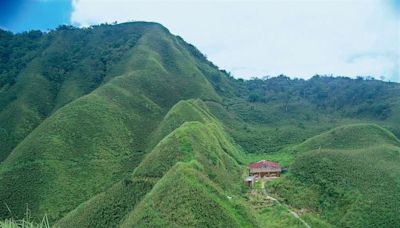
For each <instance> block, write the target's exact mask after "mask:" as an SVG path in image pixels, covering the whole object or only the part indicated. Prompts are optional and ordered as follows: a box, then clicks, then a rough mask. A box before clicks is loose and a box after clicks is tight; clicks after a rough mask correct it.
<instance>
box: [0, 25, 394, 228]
mask: <svg viewBox="0 0 400 228" xmlns="http://www.w3.org/2000/svg"><path fill="white" fill-rule="evenodd" d="M0 57H1V59H2V61H1V62H0V189H1V191H0V219H9V218H11V217H13V218H14V219H16V220H18V219H22V218H23V217H24V214H25V212H26V207H27V206H28V207H29V209H30V210H31V212H32V217H33V218H37V219H41V218H43V216H44V215H45V214H47V216H48V218H49V221H50V223H51V224H54V223H55V222H57V225H58V226H60V227H116V226H131V225H132V224H138V225H140V226H150V225H152V226H226V227H227V226H229V227H236V226H261V227H265V226H272V227H282V226H285V227H287V226H294V227H298V226H302V223H301V222H299V220H298V219H296V218H294V217H293V216H292V215H291V214H290V213H289V212H288V210H287V209H288V207H293V209H295V210H297V209H299V211H300V212H301V213H300V212H299V213H300V214H301V215H302V217H303V219H305V220H307V222H308V223H310V224H311V225H313V226H316V227H318V226H320V227H325V226H329V225H333V226H339V227H349V226H351V227H368V226H370V227H382V226H385V227H396V226H400V224H399V220H398V218H397V216H396V214H398V213H399V211H398V206H397V205H396V202H399V200H400V197H399V194H400V189H399V186H400V180H399V178H398V176H399V174H400V170H399V168H398V167H400V166H399V165H398V164H399V162H400V161H399V156H400V155H399V151H400V149H399V148H400V142H399V140H398V139H397V138H399V137H400V126H399V125H398V123H399V121H400V101H399V99H398V98H399V95H400V85H399V84H398V83H388V82H382V81H378V80H372V79H368V80H365V79H362V78H358V79H350V78H346V77H337V78H334V77H324V76H318V75H317V76H314V77H313V78H311V79H309V80H301V79H290V78H288V77H286V76H283V75H281V76H278V77H272V78H264V79H252V80H241V79H234V78H233V77H232V76H231V75H230V73H229V72H226V71H225V70H220V69H219V68H218V67H217V66H215V65H214V64H213V63H211V62H210V61H208V60H207V58H206V57H205V56H204V55H203V54H202V53H201V52H200V51H199V50H197V49H196V47H194V46H193V45H191V44H188V43H186V42H185V41H184V40H183V39H182V38H181V37H179V36H174V35H172V34H170V33H169V31H168V30H167V29H166V28H164V27H163V26H161V25H159V24H156V23H146V22H133V23H123V24H117V25H99V26H93V27H90V28H83V29H78V28H74V27H70V26H61V27H59V28H58V29H56V30H54V31H50V32H48V33H42V32H39V31H31V32H26V33H21V34H12V33H9V32H5V31H1V30H0ZM339 126H341V127H339ZM380 126H382V127H380ZM331 129H332V130H331ZM261 159H268V160H273V161H276V162H280V163H281V164H282V165H283V166H289V167H290V169H289V172H288V174H287V175H285V176H284V177H283V178H280V179H279V180H276V181H274V182H272V183H271V186H270V189H271V190H274V194H276V195H278V196H279V197H280V201H282V202H284V203H286V204H288V205H289V206H286V205H284V204H279V205H278V204H274V203H273V204H271V205H269V203H267V204H265V205H266V206H265V205H264V206H265V207H264V206H263V207H262V208H260V207H253V206H254V205H253V203H255V204H258V203H259V202H258V201H257V200H261V201H264V200H265V197H258V196H250V197H249V196H248V193H247V190H246V189H245V188H244V186H243V183H242V175H243V172H242V171H243V170H244V167H245V166H246V165H247V163H249V162H254V161H257V160H261ZM253 200H254V201H255V202H252V201H253ZM261 203H262V204H263V202H261ZM155 205H158V206H155ZM171 208H173V210H171ZM300 209H302V210H300ZM10 211H11V212H10ZM7 221H10V220H7Z"/></svg>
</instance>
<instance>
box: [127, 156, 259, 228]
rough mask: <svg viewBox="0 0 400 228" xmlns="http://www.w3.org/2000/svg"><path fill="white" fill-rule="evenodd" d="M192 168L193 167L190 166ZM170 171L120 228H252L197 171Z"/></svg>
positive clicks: (177, 168) (185, 168)
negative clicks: (149, 227) (136, 227)
mask: <svg viewBox="0 0 400 228" xmlns="http://www.w3.org/2000/svg"><path fill="white" fill-rule="evenodd" d="M191 164H193V163H191ZM191 164H190V163H189V164H188V165H186V164H184V163H178V164H177V165H176V166H175V167H173V168H172V169H171V170H170V171H169V172H168V173H167V174H166V175H165V176H164V177H163V178H162V179H161V180H160V181H159V182H158V183H157V184H156V185H155V186H154V188H153V190H152V191H151V192H150V193H148V194H147V195H146V197H145V198H144V199H143V201H142V202H141V203H140V204H139V205H138V206H137V207H136V208H135V210H134V211H133V212H132V213H131V214H130V215H129V216H128V217H127V219H126V220H125V221H124V223H123V224H122V227H132V226H138V227H148V226H153V227H181V226H189V227H194V226H201V227H222V226H223V227H226V226H228V227H253V226H254V225H255V221H253V220H251V218H248V217H247V216H248V214H247V213H246V210H245V209H244V208H243V209H241V208H240V207H235V205H234V204H233V203H232V202H230V201H229V199H228V198H227V197H226V195H225V194H224V192H223V191H222V189H220V188H219V187H218V186H217V185H215V184H214V183H212V182H211V181H210V180H209V179H208V178H207V177H206V176H205V175H204V174H203V172H202V170H198V168H191V166H192V165H191Z"/></svg>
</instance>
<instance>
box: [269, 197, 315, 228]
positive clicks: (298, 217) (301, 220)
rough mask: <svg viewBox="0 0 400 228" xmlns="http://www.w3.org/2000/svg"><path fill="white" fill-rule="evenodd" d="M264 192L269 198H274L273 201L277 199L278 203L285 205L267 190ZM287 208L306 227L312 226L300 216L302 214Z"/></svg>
mask: <svg viewBox="0 0 400 228" xmlns="http://www.w3.org/2000/svg"><path fill="white" fill-rule="evenodd" d="M263 190H265V189H263ZM263 192H264V194H266V195H267V198H268V199H270V200H272V201H275V202H276V203H278V204H280V205H283V204H282V203H281V202H279V200H277V199H275V198H274V197H272V196H270V195H268V194H267V193H266V191H263ZM287 210H288V211H289V212H290V214H292V215H293V216H294V217H295V218H296V219H298V220H299V221H300V222H302V223H303V224H304V226H305V227H307V228H311V226H310V225H309V224H308V223H306V221H304V220H303V219H302V218H300V216H299V215H298V214H297V213H296V212H295V211H292V210H290V209H289V208H287Z"/></svg>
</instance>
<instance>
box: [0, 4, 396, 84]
mask: <svg viewBox="0 0 400 228" xmlns="http://www.w3.org/2000/svg"><path fill="white" fill-rule="evenodd" d="M0 2H1V3H0V27H1V28H3V29H7V30H11V31H14V32H21V31H25V30H30V29H41V30H47V29H49V28H54V27H56V26H57V25H59V24H72V25H75V26H89V25H92V24H98V23H103V22H108V23H111V22H114V21H118V22H125V21H156V22H159V23H161V24H163V25H164V26H166V27H167V28H169V29H170V31H171V32H172V33H174V34H177V35H180V36H182V37H183V38H184V39H185V40H186V41H188V42H190V43H192V44H194V45H195V46H196V47H198V48H199V49H200V50H201V51H202V52H203V53H205V54H206V55H207V56H208V58H209V59H210V60H211V61H213V62H214V63H215V64H216V65H218V66H220V67H221V68H224V69H227V70H228V71H231V72H232V73H233V75H234V76H235V77H242V78H250V77H255V76H256V77H262V76H266V75H271V76H274V75H278V74H286V75H289V76H292V77H299V78H309V77H311V76H313V75H314V74H333V75H347V76H352V77H355V76H358V75H371V76H374V77H376V78H379V79H381V78H384V79H385V80H391V81H400V0H348V1H345V0H319V1H317V0H308V1H306V0H292V1H285V0H283V1H282V0H270V1H261V0H258V1H257V0H253V1H244V0H243V1H232V0H231V1H227V0H214V1H211V0H203V1H197V0H188V1H177V0H175V1H171V0H164V1H161V0H159V1H155V0H147V1H143V0H141V1H139V0H132V1H128V0H113V1H112V0H99V1H95V0H72V1H70V0H14V1H4V0H2V1H0Z"/></svg>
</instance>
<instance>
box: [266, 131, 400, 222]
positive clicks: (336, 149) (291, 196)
mask: <svg viewBox="0 0 400 228" xmlns="http://www.w3.org/2000/svg"><path fill="white" fill-rule="evenodd" d="M295 150H298V153H299V155H298V156H297V158H296V159H295V161H294V162H293V164H292V166H291V174H292V175H290V176H287V177H285V178H284V179H283V180H279V181H277V182H275V183H273V184H272V186H271V187H272V188H273V189H274V191H275V192H276V193H277V194H279V195H280V196H281V197H283V198H284V199H285V200H286V202H287V203H289V204H291V205H293V206H295V207H297V208H307V209H308V210H309V211H312V212H313V213H316V214H318V215H319V216H320V217H321V218H323V219H324V220H325V221H327V222H329V223H331V224H333V225H335V226H340V227H349V226H351V227H397V226H399V225H400V219H399V217H398V216H397V214H398V213H399V212H400V211H399V209H398V207H397V206H396V204H397V202H399V200H400V186H399V183H400V182H399V181H400V179H399V174H400V169H399V166H398V164H399V162H400V160H399V159H400V141H399V140H398V139H397V138H396V137H395V136H394V135H393V134H392V133H390V132H388V131H387V130H385V129H382V128H380V127H378V126H376V125H349V126H344V127H340V128H336V129H333V130H331V131H329V132H326V133H323V134H321V135H318V136H315V137H313V138H311V139H309V140H307V141H306V142H304V143H302V144H300V145H299V146H297V147H295Z"/></svg>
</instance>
